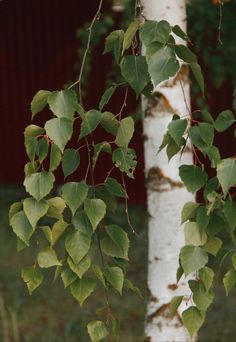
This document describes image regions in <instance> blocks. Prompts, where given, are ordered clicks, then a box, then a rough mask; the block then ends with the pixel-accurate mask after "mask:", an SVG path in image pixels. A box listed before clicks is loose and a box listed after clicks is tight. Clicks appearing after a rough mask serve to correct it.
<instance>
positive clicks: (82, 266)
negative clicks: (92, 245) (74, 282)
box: [67, 255, 91, 279]
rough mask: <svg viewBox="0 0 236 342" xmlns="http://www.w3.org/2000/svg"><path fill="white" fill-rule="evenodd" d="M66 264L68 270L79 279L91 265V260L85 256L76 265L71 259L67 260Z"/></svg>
mask: <svg viewBox="0 0 236 342" xmlns="http://www.w3.org/2000/svg"><path fill="white" fill-rule="evenodd" d="M67 262H68V265H69V266H70V269H71V270H72V271H73V272H74V273H75V274H76V275H77V276H78V277H79V278H80V279H81V278H82V276H83V275H84V273H86V272H87V271H88V269H89V267H90V265H91V258H90V256H89V255H86V256H85V257H84V258H83V259H81V260H80V262H79V263H78V264H75V263H74V262H73V260H72V259H71V258H68V259H67Z"/></svg>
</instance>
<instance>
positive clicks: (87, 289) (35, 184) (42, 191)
mask: <svg viewBox="0 0 236 342" xmlns="http://www.w3.org/2000/svg"><path fill="white" fill-rule="evenodd" d="M106 98H107V97H106V95H105V97H104V96H103V98H102V99H101V102H100V104H99V109H100V110H99V111H98V110H93V109H92V110H89V111H87V112H85V111H84V110H83V108H82V107H81V105H80V104H79V103H78V99H77V95H76V93H75V92H74V90H72V89H67V90H62V91H52V92H51V91H46V90H40V91H39V92H37V94H36V95H35V96H34V98H33V100H32V102H31V109H32V118H34V116H35V115H36V114H38V113H39V112H40V111H42V110H43V109H44V107H46V106H47V105H48V106H49V109H50V112H51V114H52V116H53V118H52V119H50V120H48V121H46V123H45V125H44V127H40V126H37V125H34V124H31V125H29V126H28V127H26V129H25V133H24V135H25V147H26V152H27V155H28V157H29V159H30V161H29V162H28V163H27V164H26V165H25V180H24V186H25V189H26V191H27V192H28V194H29V195H30V197H27V198H25V199H24V200H22V201H20V202H17V203H14V204H12V206H11V207H10V211H9V219H10V224H11V226H12V228H13V231H14V233H15V234H16V236H17V249H18V251H20V250H22V249H24V248H26V247H29V246H35V245H36V247H35V250H36V256H35V263H34V265H31V266H27V267H24V268H23V269H22V278H23V280H24V281H25V283H26V285H27V287H28V290H29V293H30V294H31V293H32V292H33V291H34V290H35V289H36V288H37V287H38V286H39V285H40V284H41V283H42V281H43V272H42V270H43V269H45V268H51V267H55V268H56V273H55V277H56V278H57V277H58V276H60V277H61V279H62V281H63V283H64V286H65V288H67V287H69V288H70V291H71V294H72V295H73V296H74V297H75V299H76V300H77V301H78V303H79V304H80V305H82V304H83V303H84V301H85V300H86V299H87V298H88V297H89V296H90V295H91V293H92V292H93V291H94V288H95V285H96V283H100V285H101V286H103V287H104V289H105V291H106V292H107V291H108V289H110V288H112V289H114V290H116V291H117V292H118V293H119V294H120V295H121V294H122V290H123V287H126V288H129V289H131V290H133V291H134V292H138V290H137V288H135V287H134V286H133V284H132V283H131V282H130V281H129V280H128V279H126V277H125V274H126V268H127V264H128V250H129V238H128V234H127V233H126V232H125V230H124V229H122V228H121V227H119V226H117V225H114V224H113V225H112V224H111V225H108V226H106V225H105V224H104V223H103V222H104V218H105V216H106V214H107V213H108V212H109V211H113V212H115V210H116V201H117V199H118V198H127V194H126V191H125V189H124V187H123V185H121V184H120V183H119V182H118V181H117V180H116V179H114V178H112V177H110V173H111V172H109V174H108V175H107V174H106V177H105V180H104V182H103V183H102V184H101V183H100V184H93V182H91V184H88V182H87V181H86V179H84V180H82V181H79V182H70V181H69V182H66V181H65V183H64V184H63V186H62V187H61V190H60V193H59V194H58V195H57V196H55V195H53V192H52V190H53V186H54V184H55V175H54V173H55V171H56V170H57V169H58V168H59V167H60V166H61V167H62V170H63V173H64V177H65V179H66V178H67V177H68V176H69V175H71V174H72V173H74V172H75V171H76V170H77V169H78V168H79V166H80V154H79V151H80V148H83V147H84V146H85V147H86V146H87V144H84V145H83V140H85V141H86V142H87V143H88V139H89V137H91V134H92V132H93V131H94V130H95V129H96V128H97V126H98V125H100V126H101V127H102V128H103V129H104V130H105V131H106V132H107V133H109V134H110V135H111V136H112V137H113V141H112V142H110V143H109V142H107V141H102V142H99V143H97V144H95V143H92V144H91V145H92V147H91V150H93V155H92V156H91V160H90V159H89V160H88V165H89V167H90V169H91V171H92V172H93V170H94V168H95V167H96V162H97V160H98V158H99V155H100V153H102V152H105V153H108V154H110V155H111V159H112V161H113V168H114V166H116V167H117V168H118V169H119V170H120V172H121V173H125V174H127V176H128V177H133V172H134V169H135V166H136V160H135V152H134V150H133V149H131V148H129V147H128V145H129V142H130V140H131V138H132V135H133V132H134V122H133V119H132V118H131V117H126V118H124V119H121V118H119V120H118V118H116V116H115V115H114V114H112V113H110V112H106V111H105V112H102V110H103V107H104V105H105V103H106ZM75 120H80V132H79V135H78V137H77V138H78V146H79V147H78V148H77V149H75V148H66V145H67V144H68V142H69V141H70V140H71V138H72V136H73V133H74V135H75V134H76V131H77V130H74V131H73V125H74V122H75ZM81 144H82V145H81ZM33 240H35V242H36V243H35V242H34V241H33ZM58 247H60V248H58ZM99 253H100V257H101V261H100V262H99V258H98V256H99ZM107 296H108V295H107ZM97 314H98V317H101V316H102V317H104V316H105V317H106V320H105V321H101V320H96V321H93V322H90V323H89V324H88V332H89V334H90V336H91V339H92V340H93V341H98V340H100V339H101V338H103V337H105V336H106V335H107V334H108V333H109V330H111V332H112V334H113V335H114V337H115V338H117V336H118V334H119V322H118V320H117V319H116V318H115V316H114V315H113V314H112V312H111V308H110V306H109V303H108V304H107V306H106V307H104V308H102V310H98V313H97Z"/></svg>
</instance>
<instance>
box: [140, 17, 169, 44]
mask: <svg viewBox="0 0 236 342" xmlns="http://www.w3.org/2000/svg"><path fill="white" fill-rule="evenodd" d="M170 32H171V27H170V24H169V23H168V22H167V21H165V20H161V21H159V22H157V21H154V20H146V21H145V22H144V24H143V25H142V26H141V28H140V37H141V40H142V42H143V43H144V44H145V45H146V47H147V46H149V45H150V44H151V43H152V42H155V41H158V42H160V43H162V44H166V43H167V41H168V40H169V38H170Z"/></svg>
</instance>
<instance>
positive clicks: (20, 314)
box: [0, 186, 236, 342]
mask: <svg viewBox="0 0 236 342" xmlns="http://www.w3.org/2000/svg"><path fill="white" fill-rule="evenodd" d="M23 196H24V191H23V189H22V188H17V187H15V186H1V187H0V217H1V239H0V341H4V342H11V341H13V342H74V341H76V342H78V341H79V342H88V341H89V337H88V335H87V329H86V323H87V321H89V320H93V319H96V314H95V311H96V309H97V308H98V307H101V306H103V305H104V304H105V295H104V291H103V289H102V288H97V289H96V291H95V292H94V294H93V295H92V296H91V297H90V298H89V299H88V300H87V301H86V303H85V305H84V306H83V307H82V308H80V306H79V305H78V304H77V302H76V301H75V300H74V299H73V298H72V296H71V294H70V292H69V290H64V288H63V284H62V282H61V280H60V279H58V280H57V281H55V282H54V281H53V273H52V271H50V270H49V271H47V272H46V273H45V277H44V278H45V281H44V283H43V285H42V286H41V287H40V288H39V289H37V290H36V291H35V292H34V293H33V295H32V296H29V294H28V291H27V289H26V286H25V284H24V283H23V281H22V280H21V276H20V272H21V268H22V267H23V266H24V265H30V264H31V263H32V262H33V256H32V255H33V254H34V251H31V250H30V249H26V250H25V251H22V252H20V253H17V252H16V238H15V235H14V234H13V232H12V230H11V228H10V227H9V225H8V213H7V211H8V207H9V205H10V204H11V203H12V202H14V201H17V200H19V199H21V198H22V197H23ZM111 219H112V220H113V222H114V220H115V221H116V223H117V224H120V225H121V226H122V227H126V228H127V231H129V228H128V227H127V223H126V218H125V214H124V208H123V206H122V205H120V206H119V211H118V214H117V215H116V216H115V217H114V216H112V217H110V218H108V220H111ZM130 219H131V222H132V224H133V226H134V227H135V228H136V230H137V231H138V233H139V234H140V235H141V237H142V238H141V239H140V238H137V237H136V236H135V235H133V234H132V232H131V231H130V238H131V250H130V260H131V266H130V268H129V272H128V274H129V278H130V279H131V280H132V281H133V282H134V284H136V285H138V286H139V288H140V289H141V290H142V292H143V294H144V299H140V298H139V297H137V296H135V295H133V294H132V293H131V292H130V291H124V296H122V297H120V296H119V295H118V294H116V293H115V292H114V293H113V294H112V295H111V297H110V301H111V303H112V307H113V310H114V312H115V313H116V314H117V316H118V318H119V319H120V320H121V339H120V341H121V342H141V341H143V339H144V334H143V322H144V317H145V306H146V302H145V296H146V264H147V241H146V238H147V237H146V232H147V218H146V214H145V209H144V208H143V207H140V206H139V207H131V208H130ZM222 274H223V271H222V272H220V274H219V275H218V278H217V281H216V285H215V290H216V300H215V302H214V304H213V305H212V306H211V308H210V309H209V311H208V314H207V319H206V323H205V324H204V326H203V327H202V329H201V331H200V334H199V340H200V341H202V342H203V341H204V342H216V341H217V342H218V341H219V342H221V341H222V342H228V341H235V336H236V326H235V323H234V321H235V317H236V291H232V294H231V295H230V296H229V297H226V296H225V293H224V290H223V288H222V285H221V280H220V279H222ZM4 339H5V340H4ZM183 342H184V341H183Z"/></svg>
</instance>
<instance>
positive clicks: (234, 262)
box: [232, 253, 236, 271]
mask: <svg viewBox="0 0 236 342" xmlns="http://www.w3.org/2000/svg"><path fill="white" fill-rule="evenodd" d="M232 265H233V268H234V270H235V271H236V253H233V255H232Z"/></svg>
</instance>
